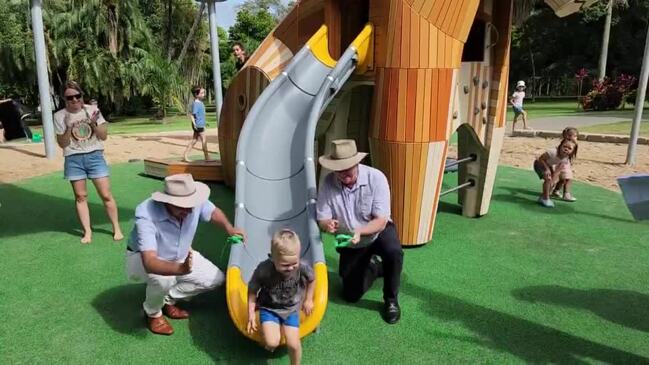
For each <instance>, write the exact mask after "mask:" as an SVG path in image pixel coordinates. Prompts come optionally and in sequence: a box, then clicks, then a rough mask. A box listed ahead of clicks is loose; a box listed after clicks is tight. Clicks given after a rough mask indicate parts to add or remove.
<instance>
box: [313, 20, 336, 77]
mask: <svg viewBox="0 0 649 365" xmlns="http://www.w3.org/2000/svg"><path fill="white" fill-rule="evenodd" d="M306 44H307V46H308V47H309V49H311V53H313V56H315V58H317V59H318V60H319V61H320V62H322V63H323V64H325V65H326V66H329V67H331V68H333V67H335V66H336V60H334V59H333V58H331V55H330V54H329V30H328V28H327V26H326V25H323V26H321V27H320V29H318V31H317V32H315V34H314V35H313V36H312V37H311V39H309V41H308V42H307V43H306Z"/></svg>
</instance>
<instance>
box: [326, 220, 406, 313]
mask: <svg viewBox="0 0 649 365" xmlns="http://www.w3.org/2000/svg"><path fill="white" fill-rule="evenodd" d="M338 253H340V265H339V267H338V274H339V275H340V277H341V278H342V280H343V298H344V299H345V300H346V301H348V302H352V303H353V302H357V301H359V300H360V299H361V297H362V296H363V294H365V292H367V291H368V290H369V289H370V288H371V287H372V283H374V280H375V279H376V278H377V277H378V275H379V272H378V269H379V268H378V267H377V266H376V265H371V264H370V260H371V259H372V256H373V255H377V256H379V257H381V260H382V261H383V299H384V300H386V301H387V300H396V299H397V295H398V294H399V285H400V284H401V269H402V268H403V250H402V249H401V242H400V241H399V237H398V236H397V230H396V227H395V226H394V223H392V222H388V224H387V225H386V226H385V229H384V230H383V231H382V232H381V233H380V234H379V236H378V237H377V238H376V240H374V242H372V244H371V245H369V246H367V247H363V248H339V249H338Z"/></svg>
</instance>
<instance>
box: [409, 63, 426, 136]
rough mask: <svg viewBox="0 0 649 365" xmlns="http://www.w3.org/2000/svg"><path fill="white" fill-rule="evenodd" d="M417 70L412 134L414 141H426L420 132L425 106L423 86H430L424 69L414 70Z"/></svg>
mask: <svg viewBox="0 0 649 365" xmlns="http://www.w3.org/2000/svg"><path fill="white" fill-rule="evenodd" d="M416 72H417V91H416V94H415V121H414V136H413V140H414V141H415V142H426V141H425V140H424V138H423V135H422V132H423V127H424V118H425V108H426V106H425V105H424V103H425V100H424V95H425V91H424V90H425V88H428V87H430V85H429V84H428V80H427V79H426V70H422V69H419V70H416Z"/></svg>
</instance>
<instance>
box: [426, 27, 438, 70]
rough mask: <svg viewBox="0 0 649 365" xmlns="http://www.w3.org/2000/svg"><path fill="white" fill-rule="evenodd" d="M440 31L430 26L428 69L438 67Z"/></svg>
mask: <svg viewBox="0 0 649 365" xmlns="http://www.w3.org/2000/svg"><path fill="white" fill-rule="evenodd" d="M437 33H439V30H438V29H437V28H435V27H434V26H433V25H429V26H428V39H429V42H430V48H429V49H428V67H429V68H435V67H438V64H439V63H438V62H437V59H438V45H437V44H438V42H437V40H438V39H439V35H438V34H437Z"/></svg>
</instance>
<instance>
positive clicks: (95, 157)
mask: <svg viewBox="0 0 649 365" xmlns="http://www.w3.org/2000/svg"><path fill="white" fill-rule="evenodd" d="M108 175H109V173H108V165H107V164H106V160H104V151H103V150H96V151H92V152H88V153H77V154H74V155H70V156H65V163H64V165H63V177H64V178H65V179H66V180H69V181H77V180H85V179H99V178H100V177H106V176H108Z"/></svg>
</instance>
